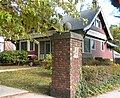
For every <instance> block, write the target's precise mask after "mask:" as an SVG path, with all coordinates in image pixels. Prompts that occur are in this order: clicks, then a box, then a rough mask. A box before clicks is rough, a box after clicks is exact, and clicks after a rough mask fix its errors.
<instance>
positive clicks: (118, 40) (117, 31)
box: [110, 25, 120, 52]
mask: <svg viewBox="0 0 120 98" xmlns="http://www.w3.org/2000/svg"><path fill="white" fill-rule="evenodd" d="M110 31H111V33H112V36H113V38H114V43H115V44H116V45H118V48H116V51H118V52H120V26H117V25H111V26H110Z"/></svg>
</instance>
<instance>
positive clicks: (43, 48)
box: [40, 41, 45, 54]
mask: <svg viewBox="0 0 120 98" xmlns="http://www.w3.org/2000/svg"><path fill="white" fill-rule="evenodd" d="M44 43H45V42H43V41H41V42H40V54H44V53H45V45H44Z"/></svg>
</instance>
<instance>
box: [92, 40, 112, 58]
mask: <svg viewBox="0 0 120 98" xmlns="http://www.w3.org/2000/svg"><path fill="white" fill-rule="evenodd" d="M91 52H92V56H93V57H102V58H103V59H112V58H113V57H112V52H111V51H110V49H109V48H107V44H106V42H104V50H103V51H102V49H101V41H99V40H96V49H95V50H91Z"/></svg>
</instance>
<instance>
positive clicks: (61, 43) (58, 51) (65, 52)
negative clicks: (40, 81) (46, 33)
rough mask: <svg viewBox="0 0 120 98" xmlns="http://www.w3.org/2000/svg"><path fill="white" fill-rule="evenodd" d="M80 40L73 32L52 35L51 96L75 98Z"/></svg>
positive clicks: (80, 49) (79, 60)
mask: <svg viewBox="0 0 120 98" xmlns="http://www.w3.org/2000/svg"><path fill="white" fill-rule="evenodd" d="M82 40H83V37H82V36H81V35H80V34H77V33H73V32H67V33H62V34H54V35H53V37H52V56H53V71H52V89H51V95H52V96H55V97H57V98H75V94H76V86H77V84H78V83H79V81H80V67H81V65H82V53H81V51H82V44H81V43H82Z"/></svg>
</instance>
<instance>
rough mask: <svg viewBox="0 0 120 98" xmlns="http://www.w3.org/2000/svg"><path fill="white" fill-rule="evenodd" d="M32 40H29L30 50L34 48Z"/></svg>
mask: <svg viewBox="0 0 120 98" xmlns="http://www.w3.org/2000/svg"><path fill="white" fill-rule="evenodd" d="M33 44H34V43H33V42H30V50H34V46H33Z"/></svg>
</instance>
